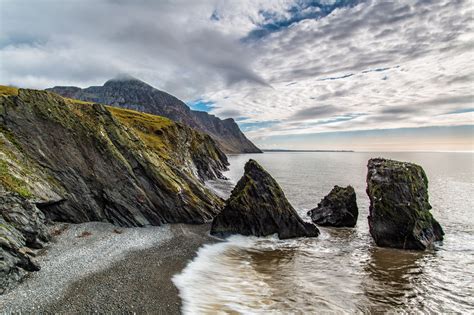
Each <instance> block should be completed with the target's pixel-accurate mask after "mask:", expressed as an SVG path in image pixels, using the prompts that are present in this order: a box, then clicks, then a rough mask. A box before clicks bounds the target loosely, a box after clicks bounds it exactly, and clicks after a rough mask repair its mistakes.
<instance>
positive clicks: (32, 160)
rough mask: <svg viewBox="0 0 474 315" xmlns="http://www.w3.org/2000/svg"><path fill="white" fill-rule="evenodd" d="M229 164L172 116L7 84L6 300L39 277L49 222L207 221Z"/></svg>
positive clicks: (3, 129) (0, 272)
mask: <svg viewBox="0 0 474 315" xmlns="http://www.w3.org/2000/svg"><path fill="white" fill-rule="evenodd" d="M227 165H228V162H227V158H226V156H225V154H224V153H223V152H222V151H221V150H220V149H219V147H218V146H217V144H216V142H215V141H214V140H213V139H212V138H211V137H210V136H208V135H206V134H203V133H200V132H198V131H196V130H194V129H192V128H190V127H188V126H186V125H184V124H181V123H177V122H174V121H172V120H170V119H168V118H164V117H160V116H155V115H150V114H145V113H141V112H137V111H133V110H128V109H122V108H116V107H109V106H104V105H101V104H95V103H87V102H83V101H77V100H71V99H66V98H63V97H61V96H59V95H57V94H54V93H50V92H46V91H36V90H28V89H15V88H10V87H3V86H0V262H2V263H1V264H0V265H1V266H0V294H1V293H2V292H4V291H5V290H6V289H8V288H9V287H11V286H14V285H15V284H16V283H17V281H19V280H20V279H21V278H22V277H23V276H24V275H25V274H26V271H34V270H38V268H39V267H38V266H37V265H36V264H35V262H34V259H32V256H34V255H35V253H34V249H39V248H41V247H42V246H43V244H44V243H45V242H47V241H48V240H49V232H48V229H47V228H46V225H45V223H46V222H47V221H48V220H52V221H62V222H72V223H81V222H88V221H102V222H111V223H113V224H115V225H119V226H125V227H131V226H146V225H161V224H165V223H178V222H183V223H203V222H206V221H209V220H211V219H212V218H213V217H214V216H215V215H216V214H217V213H218V212H219V211H220V209H221V208H222V207H223V201H222V200H221V199H220V198H219V197H217V196H216V195H214V194H213V193H212V192H211V191H210V190H208V189H207V188H206V187H205V185H204V183H203V182H204V180H207V179H216V178H223V176H222V171H224V170H226V169H227ZM32 251H33V252H32Z"/></svg>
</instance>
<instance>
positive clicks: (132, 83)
mask: <svg viewBox="0 0 474 315" xmlns="http://www.w3.org/2000/svg"><path fill="white" fill-rule="evenodd" d="M48 90H49V91H52V92H55V93H58V94H60V95H62V96H64V97H68V98H73V99H78V100H82V101H90V102H94V103H101V104H107V105H112V106H116V107H122V108H128V109H133V110H137V111H141V112H145V113H150V114H154V115H159V116H164V117H168V118H170V119H172V120H174V121H177V122H181V123H184V124H186V125H188V126H190V127H192V128H194V129H196V130H199V131H201V132H204V133H206V134H208V135H210V136H211V137H212V138H213V139H214V140H215V141H216V142H217V143H218V144H219V146H220V148H221V149H222V150H223V151H224V152H226V153H260V152H261V151H260V150H259V149H258V148H257V147H256V146H255V145H254V144H253V143H252V142H250V140H248V139H247V138H246V137H245V135H244V134H243V133H242V132H241V131H240V129H239V127H238V125H237V124H236V123H235V121H234V120H233V119H232V118H228V119H225V120H221V119H219V118H217V117H215V116H213V115H210V114H208V113H206V112H201V111H194V110H191V109H190V108H189V107H188V106H187V105H186V104H185V103H183V102H182V101H180V100H179V99H177V98H176V97H174V96H172V95H170V94H168V93H165V92H163V91H160V90H158V89H155V88H153V87H152V86H150V85H148V84H146V83H145V82H142V81H140V80H137V79H135V78H132V77H126V78H117V79H112V80H109V81H107V82H106V83H105V84H104V85H103V86H91V87H88V88H86V89H80V88H78V87H70V86H57V87H54V88H51V89H48Z"/></svg>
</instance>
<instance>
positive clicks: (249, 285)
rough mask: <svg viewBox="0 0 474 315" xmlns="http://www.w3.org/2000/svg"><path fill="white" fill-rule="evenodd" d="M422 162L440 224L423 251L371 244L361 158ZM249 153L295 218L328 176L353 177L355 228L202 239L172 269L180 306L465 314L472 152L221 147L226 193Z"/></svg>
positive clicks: (473, 304)
mask: <svg viewBox="0 0 474 315" xmlns="http://www.w3.org/2000/svg"><path fill="white" fill-rule="evenodd" d="M374 157H384V158H390V159H395V160H399V161H407V162H414V163H417V164H419V165H421V166H422V167H423V168H424V170H425V172H426V174H427V176H428V179H429V189H428V190H429V196H430V203H431V205H432V206H433V209H432V213H433V215H434V217H435V218H436V219H437V220H438V221H439V222H440V223H441V225H442V227H443V228H444V231H445V233H446V235H445V240H444V241H443V242H442V243H439V244H437V245H436V247H435V248H434V249H431V250H427V251H405V250H398V249H390V248H380V247H377V246H376V245H375V243H374V241H373V240H372V238H371V236H370V234H369V227H368V223H367V216H368V211H369V210H368V209H369V200H368V197H367V195H366V192H365V189H366V174H367V161H368V160H369V159H370V158H374ZM249 159H255V160H256V161H258V162H259V163H260V164H261V165H262V166H263V167H264V168H265V169H266V170H267V171H268V172H269V173H270V174H271V175H272V176H273V177H274V178H275V179H276V180H277V182H278V183H279V184H280V186H281V187H282V189H283V191H284V192H285V195H286V197H287V198H288V200H289V201H290V202H291V204H292V205H293V207H294V208H295V209H297V211H298V213H299V214H300V216H301V217H302V218H303V219H304V220H308V221H310V218H309V217H308V216H307V215H306V212H307V211H308V210H309V209H312V208H314V207H316V205H317V204H318V202H319V201H320V200H321V199H322V198H323V197H324V196H325V195H327V194H328V193H329V191H330V190H331V189H332V187H333V186H334V185H339V186H347V185H352V186H353V187H354V189H355V191H356V194H357V203H358V207H359V218H358V221H357V226H356V227H355V228H324V227H319V229H320V231H321V235H320V236H319V237H317V238H297V239H291V240H279V239H278V238H277V237H276V236H275V235H272V236H268V237H263V238H257V237H245V236H241V235H235V236H232V237H230V238H228V239H227V240H226V241H225V242H220V243H216V244H210V245H204V246H203V247H201V248H200V249H199V251H198V253H197V257H196V258H195V259H194V260H192V261H190V262H189V264H188V265H187V266H186V268H185V269H184V270H183V271H182V273H180V274H178V275H176V276H175V277H174V278H173V281H174V284H175V285H176V286H177V287H178V289H179V294H180V297H181V299H182V303H183V313H184V314H321V313H323V314H357V313H361V314H362V313H396V314H400V313H401V314H403V313H409V314H425V313H429V314H433V313H436V314H439V313H458V314H474V154H473V153H442V152H267V153H264V154H242V155H231V156H229V162H230V170H229V171H228V172H227V174H226V176H227V177H228V178H229V179H230V180H229V181H227V182H213V183H210V184H211V185H213V187H214V188H215V189H218V190H219V192H220V194H221V195H222V196H223V197H225V196H228V195H229V194H230V191H231V189H232V187H233V185H235V183H236V182H237V181H238V180H239V178H240V177H241V176H242V174H243V167H244V164H245V163H246V162H247V161H248V160H249Z"/></svg>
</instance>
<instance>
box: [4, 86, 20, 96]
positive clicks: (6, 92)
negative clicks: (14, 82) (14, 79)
mask: <svg viewBox="0 0 474 315" xmlns="http://www.w3.org/2000/svg"><path fill="white" fill-rule="evenodd" d="M11 95H18V89H17V88H15V87H11V86H5V85H0V96H11Z"/></svg>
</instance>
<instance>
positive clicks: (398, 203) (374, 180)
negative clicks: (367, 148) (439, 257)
mask: <svg viewBox="0 0 474 315" xmlns="http://www.w3.org/2000/svg"><path fill="white" fill-rule="evenodd" d="M367 167H368V173H367V194H368V195H369V198H370V209H369V210H370V214H369V218H368V219H369V227H370V234H371V235H372V237H373V238H374V240H375V242H376V243H377V245H378V246H383V247H395V248H402V249H418V250H424V249H426V248H428V247H430V246H432V244H433V242H435V241H440V240H442V239H443V235H444V233H443V230H442V228H441V226H440V224H439V223H438V222H437V221H436V220H435V219H434V218H433V216H432V215H431V213H430V212H429V210H430V209H431V205H430V203H429V201H428V179H427V177H426V174H425V172H424V171H423V169H422V168H421V167H420V166H419V165H416V164H413V163H405V162H398V161H393V160H387V159H382V158H377V159H371V160H369V163H368V166H367Z"/></svg>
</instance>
